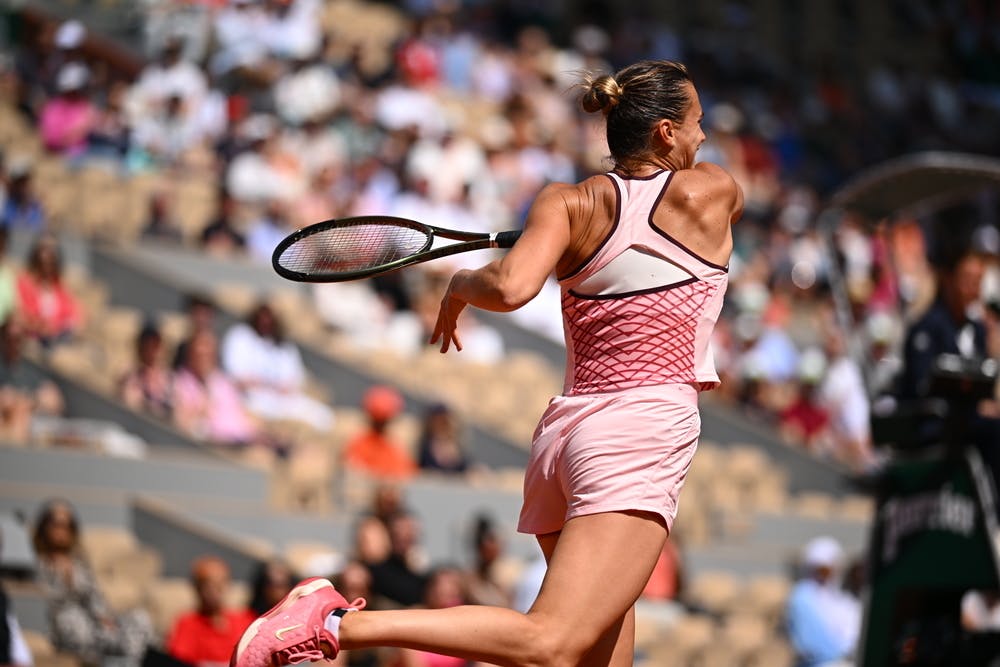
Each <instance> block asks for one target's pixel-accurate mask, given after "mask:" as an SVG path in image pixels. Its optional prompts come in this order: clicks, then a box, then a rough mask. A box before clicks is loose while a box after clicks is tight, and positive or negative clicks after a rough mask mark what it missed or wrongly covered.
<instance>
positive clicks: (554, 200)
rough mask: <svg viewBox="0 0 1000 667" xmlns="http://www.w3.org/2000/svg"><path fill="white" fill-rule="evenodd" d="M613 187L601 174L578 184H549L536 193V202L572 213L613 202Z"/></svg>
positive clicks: (614, 193) (614, 195)
mask: <svg viewBox="0 0 1000 667" xmlns="http://www.w3.org/2000/svg"><path fill="white" fill-rule="evenodd" d="M615 197H616V191H615V186H614V184H613V183H612V182H611V179H609V178H607V177H606V176H605V175H603V174H598V175H596V176H591V177H589V178H586V179H584V180H582V181H580V182H579V183H555V182H553V183H549V184H547V185H546V186H545V187H543V188H542V190H541V192H539V193H538V197H537V198H536V201H537V202H538V203H540V204H542V205H543V206H544V205H562V206H565V207H566V209H567V210H569V211H574V210H578V209H579V208H580V207H587V206H594V205H595V204H597V203H598V202H605V201H611V202H614V201H615Z"/></svg>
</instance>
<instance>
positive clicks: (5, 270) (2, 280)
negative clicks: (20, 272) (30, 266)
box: [0, 225, 17, 322]
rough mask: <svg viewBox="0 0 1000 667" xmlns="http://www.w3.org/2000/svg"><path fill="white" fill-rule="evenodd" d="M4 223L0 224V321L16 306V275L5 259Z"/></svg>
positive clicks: (6, 230) (5, 227)
mask: <svg viewBox="0 0 1000 667" xmlns="http://www.w3.org/2000/svg"><path fill="white" fill-rule="evenodd" d="M9 236H10V233H9V231H8V228H7V226H6V225H3V226H0V322H5V321H6V320H7V318H8V317H9V316H10V315H11V313H13V312H14V308H15V307H16V306H17V275H16V274H15V273H14V268H13V267H12V266H11V265H10V262H9V261H8V260H7V240H8V238H9Z"/></svg>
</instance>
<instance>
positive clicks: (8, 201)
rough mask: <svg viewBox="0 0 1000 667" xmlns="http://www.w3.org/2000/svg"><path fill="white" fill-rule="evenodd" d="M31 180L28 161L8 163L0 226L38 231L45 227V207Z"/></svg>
mask: <svg viewBox="0 0 1000 667" xmlns="http://www.w3.org/2000/svg"><path fill="white" fill-rule="evenodd" d="M31 180H32V179H31V164H30V163H29V162H27V161H26V160H18V161H16V162H14V163H12V164H11V165H10V169H8V171H7V197H6V198H5V199H4V200H3V206H2V208H0V227H3V229H4V230H10V229H27V230H31V231H35V232H39V231H42V230H43V229H44V228H45V225H46V222H47V219H46V216H45V209H44V208H42V203H41V201H39V199H38V197H36V196H35V192H34V188H33V187H32V183H31Z"/></svg>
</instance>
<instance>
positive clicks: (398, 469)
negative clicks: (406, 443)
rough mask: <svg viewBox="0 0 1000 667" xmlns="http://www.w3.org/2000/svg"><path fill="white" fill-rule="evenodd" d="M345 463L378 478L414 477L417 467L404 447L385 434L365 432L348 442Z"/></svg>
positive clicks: (345, 450)
mask: <svg viewBox="0 0 1000 667" xmlns="http://www.w3.org/2000/svg"><path fill="white" fill-rule="evenodd" d="M344 462H345V463H346V464H347V465H348V466H350V467H352V468H359V469H361V470H364V471H366V472H368V473H370V474H372V475H376V476H378V477H397V478H405V477H412V476H413V475H414V474H415V473H416V472H417V465H416V463H414V462H413V459H412V458H410V455H409V454H407V453H406V451H405V450H404V449H403V447H402V446H401V445H399V444H397V443H396V442H394V441H393V440H392V438H389V437H387V436H386V435H385V434H384V433H376V432H375V431H371V430H369V431H365V432H364V433H360V434H358V435H356V436H354V438H352V439H351V440H349V441H348V443H347V446H346V447H345V449H344Z"/></svg>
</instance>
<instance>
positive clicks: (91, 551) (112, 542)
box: [80, 524, 139, 576]
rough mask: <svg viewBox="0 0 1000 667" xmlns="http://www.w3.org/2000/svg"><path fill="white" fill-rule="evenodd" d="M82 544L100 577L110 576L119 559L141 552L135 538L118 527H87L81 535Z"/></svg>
mask: <svg viewBox="0 0 1000 667" xmlns="http://www.w3.org/2000/svg"><path fill="white" fill-rule="evenodd" d="M80 543H81V546H82V547H83V553H84V555H85V556H86V557H87V560H88V562H89V563H90V566H91V567H92V568H93V569H94V572H95V573H97V574H98V575H99V576H101V575H106V574H109V573H110V572H111V568H112V566H113V565H114V563H115V561H117V560H118V559H119V558H121V557H123V556H128V555H131V554H134V553H136V552H137V551H138V550H139V544H138V542H137V541H136V539H135V536H134V535H133V534H132V533H130V532H128V531H127V530H125V529H124V528H119V527H118V526H103V525H96V524H95V525H90V526H86V527H85V528H84V529H83V532H82V533H81V535H80Z"/></svg>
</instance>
